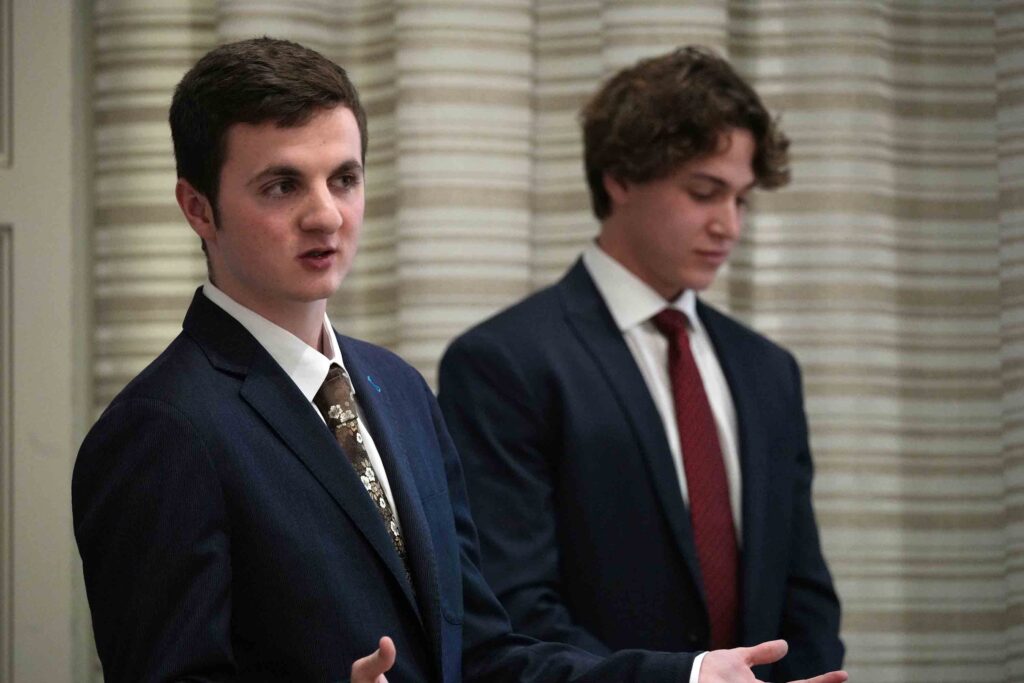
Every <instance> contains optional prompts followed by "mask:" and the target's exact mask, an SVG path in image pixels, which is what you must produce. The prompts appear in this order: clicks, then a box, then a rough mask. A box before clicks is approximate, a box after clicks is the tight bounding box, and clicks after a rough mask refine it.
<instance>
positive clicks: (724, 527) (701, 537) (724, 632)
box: [653, 308, 739, 649]
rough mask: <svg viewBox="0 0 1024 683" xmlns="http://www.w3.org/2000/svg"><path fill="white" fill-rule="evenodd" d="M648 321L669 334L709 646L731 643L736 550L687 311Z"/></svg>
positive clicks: (712, 423)
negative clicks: (708, 622) (694, 356)
mask: <svg viewBox="0 0 1024 683" xmlns="http://www.w3.org/2000/svg"><path fill="white" fill-rule="evenodd" d="M653 320H654V325H655V326H656V327H657V328H658V330H659V331H660V332H661V333H662V334H664V335H665V336H666V337H667V338H668V373H669V377H671V379H672V396H673V398H674V399H675V406H676V424H677V426H678V427H679V446H680V449H681V450H682V452H683V470H684V471H685V472H686V488H687V492H688V493H689V498H690V523H691V524H692V526H693V540H694V543H695V545H696V546H697V559H698V561H699V562H700V571H701V576H702V578H703V580H704V592H705V596H706V597H707V601H708V613H709V615H710V617H711V647H712V648H713V649H719V648H730V647H735V646H736V621H737V612H738V604H739V590H738V567H739V551H738V549H737V546H736V529H735V526H734V525H733V520H732V508H731V507H730V506H729V483H728V481H727V480H726V477H725V463H724V462H723V461H722V447H721V445H720V444H719V442H718V429H717V427H716V426H715V419H714V416H713V415H712V414H711V406H710V404H709V403H708V397H707V394H706V393H705V392H704V383H703V381H702V380H701V378H700V371H698V370H697V364H696V363H695V362H694V360H693V353H692V352H691V351H690V337H689V334H688V332H687V321H686V314H685V313H683V312H682V311H678V310H675V309H671V308H667V309H665V310H664V311H662V312H661V313H659V314H658V315H656V316H654V318H653Z"/></svg>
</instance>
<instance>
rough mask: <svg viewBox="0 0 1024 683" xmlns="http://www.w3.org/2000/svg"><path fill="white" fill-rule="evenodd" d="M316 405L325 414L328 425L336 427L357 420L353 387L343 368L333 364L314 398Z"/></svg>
mask: <svg viewBox="0 0 1024 683" xmlns="http://www.w3.org/2000/svg"><path fill="white" fill-rule="evenodd" d="M313 405H315V406H316V407H317V408H318V409H319V410H320V412H321V413H322V414H323V416H324V419H325V420H327V424H329V425H331V427H332V428H333V427H335V426H337V425H339V424H342V423H345V422H348V421H350V420H353V419H355V417H356V414H355V411H354V410H353V405H352V385H351V384H349V381H348V375H346V374H345V371H344V370H342V369H341V366H339V365H336V364H332V365H331V368H330V369H329V370H328V371H327V377H326V379H324V383H323V384H321V385H320V390H319V391H317V392H316V396H314V397H313Z"/></svg>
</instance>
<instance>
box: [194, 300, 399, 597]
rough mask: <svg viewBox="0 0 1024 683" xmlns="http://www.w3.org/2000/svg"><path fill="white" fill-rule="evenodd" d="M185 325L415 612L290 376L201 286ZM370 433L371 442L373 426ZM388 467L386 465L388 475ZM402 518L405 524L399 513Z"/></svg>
mask: <svg viewBox="0 0 1024 683" xmlns="http://www.w3.org/2000/svg"><path fill="white" fill-rule="evenodd" d="M184 328H185V331H186V332H187V333H188V334H189V335H190V336H191V337H193V338H194V339H195V340H196V341H197V343H199V344H200V346H202V347H203V349H204V350H205V352H206V354H207V357H208V358H209V359H210V362H211V363H212V364H213V365H214V366H215V367H217V368H218V369H220V370H222V371H225V372H229V373H232V374H236V375H240V376H241V381H242V384H241V389H240V391H239V393H240V396H241V398H242V400H244V401H245V402H247V403H248V404H249V405H250V406H251V407H252V409H253V410H254V411H256V412H257V413H258V414H259V415H260V416H261V417H262V418H263V419H264V421H265V422H266V423H267V424H268V425H269V426H270V428H271V429H272V430H273V431H274V433H275V434H276V435H277V437H278V438H279V439H280V440H281V441H282V442H283V443H284V444H285V445H286V446H287V447H288V449H289V450H290V451H291V452H292V453H293V454H294V455H295V457H297V458H298V459H299V460H300V461H301V462H302V463H303V464H304V465H305V466H306V468H307V469H308V470H309V472H310V474H311V475H312V476H313V478H314V479H316V481H317V482H319V484H320V485H321V486H323V488H324V489H325V490H326V491H327V493H328V494H329V495H330V496H331V498H333V499H334V501H335V502H336V503H337V504H338V506H339V507H340V508H341V509H342V511H343V512H344V513H345V514H346V515H347V516H348V517H349V519H350V520H351V521H352V523H353V524H354V526H355V527H356V528H357V529H358V530H359V532H360V533H361V534H362V536H363V537H364V538H365V540H366V541H367V542H368V543H369V544H370V546H372V547H373V549H374V550H375V551H376V553H377V554H378V555H379V556H380V559H381V561H382V562H383V563H384V565H386V566H387V568H388V570H389V572H390V573H391V574H392V575H393V576H394V577H395V580H396V581H398V583H399V585H400V586H401V588H402V591H403V593H404V594H405V595H406V597H407V598H408V600H409V603H410V605H411V606H412V608H413V610H414V611H416V613H417V614H419V610H418V606H417V604H416V600H415V599H414V597H413V593H412V590H411V587H410V586H409V582H408V580H407V579H406V577H405V571H404V569H403V567H402V561H401V559H400V558H399V557H398V553H396V552H395V549H394V546H393V545H392V544H391V539H390V538H388V535H387V532H386V531H385V529H384V525H383V524H381V520H380V515H379V513H378V512H377V511H376V509H375V508H374V506H373V502H372V500H371V499H370V497H369V496H368V495H367V494H366V491H365V489H364V488H363V485H362V483H361V482H360V481H359V478H358V477H357V476H356V473H355V471H354V470H353V469H352V468H351V467H350V466H348V464H347V462H346V461H345V456H344V454H343V453H342V452H341V449H340V447H339V446H338V442H337V441H336V440H335V439H334V436H333V435H332V434H331V433H330V430H328V429H327V426H326V425H325V424H324V423H323V421H322V420H321V419H320V418H319V417H318V416H317V415H316V412H315V410H316V409H315V408H314V407H313V406H312V404H310V403H309V401H307V400H306V398H305V396H303V395H302V392H301V391H299V388H298V387H297V386H295V383H294V382H293V381H292V380H291V378H290V377H288V375H287V374H286V373H285V372H284V371H283V370H282V369H281V367H280V366H279V365H278V364H277V363H276V361H274V359H273V358H272V357H271V356H270V354H269V353H267V352H266V350H265V349H263V347H262V346H260V345H259V343H258V342H257V341H256V340H255V339H254V338H253V337H252V335H250V334H249V333H248V331H247V330H246V329H245V328H244V327H242V325H241V324H240V323H238V322H237V321H236V320H235V319H234V318H232V317H231V316H229V315H228V314H227V313H225V312H224V311H223V310H222V309H221V308H219V307H218V306H217V305H216V304H214V303H212V302H211V301H210V300H209V299H207V298H206V297H205V296H204V295H203V294H202V293H201V290H199V291H197V292H196V296H195V298H194V299H193V302H192V305H191V306H190V308H189V311H188V314H187V315H186V317H185V323H184ZM346 362H347V358H346ZM363 395H365V391H364V392H363ZM373 433H374V441H375V442H376V440H377V431H376V430H374V431H373ZM390 473H391V470H388V474H389V476H390ZM400 509H401V508H400ZM402 520H403V524H404V517H403V518H402Z"/></svg>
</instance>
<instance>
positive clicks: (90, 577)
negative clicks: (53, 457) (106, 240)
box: [72, 291, 692, 683]
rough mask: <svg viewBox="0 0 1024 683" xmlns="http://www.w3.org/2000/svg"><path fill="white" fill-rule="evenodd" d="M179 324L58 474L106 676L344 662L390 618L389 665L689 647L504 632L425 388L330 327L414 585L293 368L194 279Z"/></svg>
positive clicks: (469, 669)
mask: <svg viewBox="0 0 1024 683" xmlns="http://www.w3.org/2000/svg"><path fill="white" fill-rule="evenodd" d="M183 327H184V329H183V332H182V334H181V335H180V336H179V337H178V338H177V339H176V340H175V341H174V342H172V343H171V345H170V346H169V347H168V348H167V350H166V351H165V352H164V353H163V354H161V355H160V357H159V358H157V359H156V360H155V361H154V362H153V363H152V364H151V365H150V366H149V367H148V368H146V369H145V370H144V371H143V372H142V373H141V374H140V375H139V376H138V377H137V378H135V379H134V380H133V381H132V382H131V383H130V384H129V385H128V386H127V387H126V388H125V389H124V391H123V392H121V394H119V395H118V397H117V398H116V399H115V400H114V401H113V402H112V403H111V405H110V406H109V407H108V408H107V410H106V411H105V412H104V413H103V415H102V417H101V418H100V420H99V421H98V423H97V424H96V425H95V427H94V428H93V429H92V431H91V432H90V433H89V435H88V436H87V438H86V439H85V442H84V443H83V444H82V447H81V450H80V452H79V455H78V460H77V462H76V465H75V472H74V479H73V483H72V499H73V508H74V523H75V535H76V538H77V541H78V545H79V549H80V552H81V555H82V560H83V567H84V575H85V583H86V588H87V592H88V597H89V605H90V608H91V610H92V616H93V627H94V631H95V634H96V645H97V648H98V651H99V655H100V659H101V661H102V664H103V669H104V675H105V678H106V680H107V681H158V680H160V681H162V680H180V679H187V680H234V679H239V680H245V681H253V680H289V681H298V680H303V681H321V680H334V681H337V680H347V679H348V676H349V672H350V668H351V664H352V662H353V660H355V659H357V658H359V657H361V656H365V655H367V654H369V653H371V652H372V651H373V650H374V649H376V647H377V641H378V639H379V638H380V636H382V635H385V634H387V635H390V636H391V637H392V638H394V640H395V644H396V646H397V649H398V661H397V664H396V665H395V667H394V669H393V670H392V671H391V672H390V673H389V674H388V678H389V680H390V681H392V683H401V682H404V681H443V682H445V683H456V682H458V681H463V680H466V681H488V682H490V681H563V680H565V681H568V680H580V681H584V680H586V681H591V680H593V681H622V680H639V679H643V680H663V681H666V682H667V681H685V680H686V676H687V673H688V671H689V669H690V664H691V662H692V658H691V657H689V656H683V657H680V656H673V655H664V654H661V655H659V654H651V653H639V652H632V653H628V654H627V655H626V656H625V657H621V658H617V659H613V660H608V661H605V662H600V663H598V662H597V659H596V658H595V657H593V656H592V655H589V654H586V653H583V652H580V651H578V650H573V649H571V648H566V647H565V646H562V645H554V644H540V643H535V642H534V641H532V640H531V639H528V638H525V637H522V636H514V635H512V634H511V633H510V632H509V625H508V620H507V617H506V616H505V613H504V611H503V610H502V609H501V607H500V605H499V604H498V602H497V601H496V599H495V598H494V596H493V593H492V592H491V590H490V589H489V588H488V586H487V584H486V583H485V581H484V580H483V578H482V577H481V576H480V573H479V571H478V569H477V562H478V560H477V547H476V532H475V530H474V528H473V522H472V520H471V519H470V514H469V507H468V503H467V501H466V496H465V491H464V485H463V477H462V472H461V470H460V466H459V463H458V459H457V457H456V455H455V451H454V448H453V447H452V444H451V441H450V439H449V437H448V433H447V431H446V430H445V428H444V424H443V422H442V419H441V417H440V412H439V410H438V409H437V404H436V402H435V401H434V398H433V395H432V394H431V392H430V390H429V388H428V387H427V386H426V384H425V383H424V382H423V380H422V378H421V377H420V375H419V374H418V373H417V372H416V371H415V370H413V369H412V368H411V367H409V366H408V365H407V364H406V363H404V362H403V361H402V360H400V359H399V358H398V357H397V356H395V355H394V354H392V353H390V352H388V351H385V350H383V349H380V348H378V347H375V346H372V345H370V344H366V343H364V342H360V341H357V340H354V339H350V338H347V337H342V336H340V335H339V337H338V341H339V344H340V346H341V352H342V355H343V357H344V359H345V364H346V366H347V368H348V371H349V374H350V375H351V377H352V379H353V383H354V386H355V389H356V392H357V395H358V400H359V402H360V405H361V407H362V409H363V412H364V414H365V415H366V419H367V427H368V428H369V430H370V432H371V433H372V434H373V436H374V441H375V443H376V444H377V447H378V449H379V451H380V455H381V459H382V460H383V462H384V467H385V469H386V470H387V473H388V478H389V480H390V483H391V486H392V491H393V494H394V497H395V503H396V507H397V510H398V514H399V516H400V518H401V522H402V526H403V530H404V534H405V539H406V543H407V546H408V557H409V565H410V566H409V568H410V570H411V576H412V585H410V583H409V580H408V578H407V577H406V574H405V572H404V570H403V568H402V565H401V560H400V559H399V558H398V556H397V554H396V552H395V550H394V547H393V546H392V545H391V542H390V541H389V539H388V536H387V534H386V532H385V530H384V525H383V523H382V521H381V518H380V516H379V515H378V514H377V512H376V510H375V509H374V508H373V505H372V503H371V501H370V498H369V496H367V495H366V492H365V491H364V490H363V488H362V485H361V484H360V482H359V480H358V478H357V477H356V475H355V472H354V471H353V469H352V468H351V467H350V466H349V465H348V463H347V460H346V459H345V456H344V454H343V453H342V452H341V450H340V447H339V446H338V443H337V442H336V441H335V440H334V438H333V436H332V435H331V433H330V431H329V430H328V429H327V427H326V425H325V424H324V423H323V421H322V420H321V419H320V417H319V416H318V415H317V414H316V412H315V408H314V407H313V406H312V405H311V404H310V403H309V402H308V401H307V400H306V399H305V398H304V397H303V396H302V394H301V392H300V391H299V389H298V388H297V387H296V386H295V384H294V383H293V382H292V380H291V379H290V378H289V377H288V375H287V374H286V373H285V372H284V371H283V370H282V369H281V368H280V366H278V365H277V363H276V362H275V361H274V360H273V359H272V358H271V356H270V355H269V354H268V353H267V352H266V350H265V349H263V347H262V346H260V345H259V344H258V343H257V342H256V340H255V339H254V338H253V337H252V336H251V335H250V334H249V333H248V332H247V331H246V330H245V329H244V328H243V327H242V326H241V325H240V324H239V323H238V322H237V321H235V320H234V319H233V318H231V317H230V316H229V315H228V314H226V313H225V312H224V311H223V310H221V309H220V308H219V307H217V306H216V305H215V304H213V303H212V302H210V301H209V300H208V299H207V298H206V297H205V296H203V295H202V293H201V291H200V292H197V293H196V296H195V298H194V300H193V302H192V305H191V307H190V308H189V311H188V314H187V316H186V318H185V322H184V326H183Z"/></svg>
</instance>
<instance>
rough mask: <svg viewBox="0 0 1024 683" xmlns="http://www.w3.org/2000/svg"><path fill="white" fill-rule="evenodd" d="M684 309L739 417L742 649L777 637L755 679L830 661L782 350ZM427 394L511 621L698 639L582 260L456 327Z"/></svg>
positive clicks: (552, 630)
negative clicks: (468, 325)
mask: <svg viewBox="0 0 1024 683" xmlns="http://www.w3.org/2000/svg"><path fill="white" fill-rule="evenodd" d="M698 315H699V316H700V318H701V321H702V322H703V323H704V326H705V327H706V328H707V331H708V334H709V335H710V338H711V341H712V344H713V345H714V348H715V352H716V354H717V356H718V359H719V362H720V363H721V366H722V370H723V372H724V374H725V378H726V381H727V382H728V384H729V388H730V391H731V393H732V397H733V401H734V403H735V406H736V413H737V420H738V430H739V451H740V452H739V457H740V467H741V470H742V489H743V494H742V511H743V512H742V523H743V524H742V526H743V538H742V559H741V561H742V567H741V583H742V588H741V590H742V594H741V603H740V605H741V611H742V615H741V641H742V644H745V645H752V644H755V643H758V642H761V641H764V640H770V639H773V638H780V637H781V638H786V639H787V640H788V641H789V644H790V654H789V655H788V656H787V657H786V658H785V659H784V660H783V661H782V662H781V663H780V664H778V665H776V666H775V667H774V668H772V669H771V670H770V671H768V670H765V669H766V668H762V669H761V670H760V671H759V672H758V673H760V675H761V676H760V677H762V678H769V679H770V680H790V679H795V678H804V677H807V676H811V675H816V674H819V673H823V672H825V671H831V670H834V669H838V668H840V664H841V662H842V658H843V646H842V644H841V642H840V640H839V636H838V632H839V602H838V599H837V597H836V594H835V591H834V590H833V586H832V580H831V577H830V575H829V572H828V569H827V567H826V566H825V561H824V559H823V558H822V554H821V549H820V545H819V541H818V530H817V525H816V522H815V518H814V513H813V510H812V508H811V478H812V464H811V455H810V452H809V447H808V438H807V425H806V419H805V416H804V409H803V397H802V389H801V381H800V374H799V369H798V367H797V364H796V361H795V360H794V358H793V357H792V356H791V355H790V354H789V353H788V352H786V351H785V350H783V349H781V348H780V347H778V346H776V345H774V344H772V343H771V342H769V341H768V340H767V339H765V338H764V337H762V336H760V335H758V334H756V333H754V332H752V331H751V330H749V329H748V328H746V327H744V326H742V325H740V324H739V323H737V322H735V321H734V320H732V319H730V318H728V317H726V316H724V315H722V314H721V313H719V312H717V311H715V310H714V309H712V308H710V307H709V306H707V305H704V304H703V303H700V302H698ZM439 400H440V404H441V408H442V411H443V413H444V415H445V419H446V420H447V423H448V428H449V430H450V431H451V434H452V438H453V439H454V441H455V444H456V447H457V448H458V450H459V453H460V455H461V457H462V461H463V467H464V470H465V473H466V479H467V487H468V491H469V496H470V501H471V503H472V509H473V517H474V519H475V520H476V523H477V527H478V531H479V533H480V547H481V555H482V558H483V564H482V568H483V570H484V575H485V576H486V577H487V580H488V581H489V582H490V584H491V586H492V588H493V589H494V591H495V593H496V594H497V595H498V597H499V599H500V600H501V601H502V603H503V604H504V606H505V608H506V609H507V610H508V613H509V615H510V616H511V618H512V623H513V626H514V628H516V629H517V630H519V631H521V632H523V633H527V634H529V635H532V636H534V637H537V638H542V639H546V640H558V641H562V642H567V643H572V644H574V645H577V646H580V647H582V648H585V649H587V650H589V651H592V652H595V653H607V652H609V651H615V650H620V649H622V648H631V647H642V648H650V649H657V650H676V651H682V650H686V651H692V650H697V649H706V648H707V647H708V636H709V626H708V616H707V608H706V605H705V598H704V591H703V588H702V586H701V581H700V579H699V569H698V564H697V557H696V551H695V548H694V544H693V534H692V531H691V527H690V522H689V515H688V512H687V509H686V506H685V503H684V501H683V498H682V495H681V494H680V491H679V484H678V479H677V475H676V470H675V468H674V466H673V462H672V453H671V451H670V450H669V445H668V441H667V438H666V436H665V429H664V427H663V423H662V421H661V418H660V416H659V414H658V411H657V408H656V407H655V404H654V402H653V400H652V399H651V397H650V394H649V392H648V390H647V386H646V384H645V383H644V379H643V377H642V375H641V374H640V370H639V368H638V367H637V365H636V362H635V361H634V359H633V356H632V354H631V353H630V351H629V348H628V347H627V345H626V343H625V341H624V339H623V337H622V334H621V332H620V331H619V330H618V328H617V327H616V325H615V322H614V320H613V318H612V316H611V312H610V311H609V310H608V308H607V306H606V305H605V303H604V300H603V299H602V297H601V296H600V294H599V292H598V291H597V288H596V287H595V285H594V283H593V280H592V279H591V277H590V275H589V273H588V272H587V271H586V268H585V267H584V266H583V264H582V262H577V263H576V265H575V266H574V267H573V268H572V269H571V270H570V271H569V272H568V274H567V275H566V276H565V277H564V278H563V279H562V280H561V281H560V282H559V283H557V284H555V285H554V286H552V287H550V288H548V289H545V290H542V291H540V292H538V293H537V294H535V295H533V296H531V297H529V298H527V299H526V300H524V301H522V302H520V303H519V304H517V305H515V306H513V307H511V308H510V309H508V310H506V311H504V312H502V313H500V314H498V315H497V316H496V317H494V318H492V319H490V320H488V321H486V322H484V323H482V324H480V325H479V326H477V327H476V328H474V329H472V330H470V331H469V332H467V333H466V334H465V335H463V336H462V337H460V338H459V339H457V340H456V341H455V342H454V343H453V344H452V345H451V347H450V348H449V349H448V351H447V353H446V354H445V357H444V359H443V361H442V363H441V371H440V396H439Z"/></svg>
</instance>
